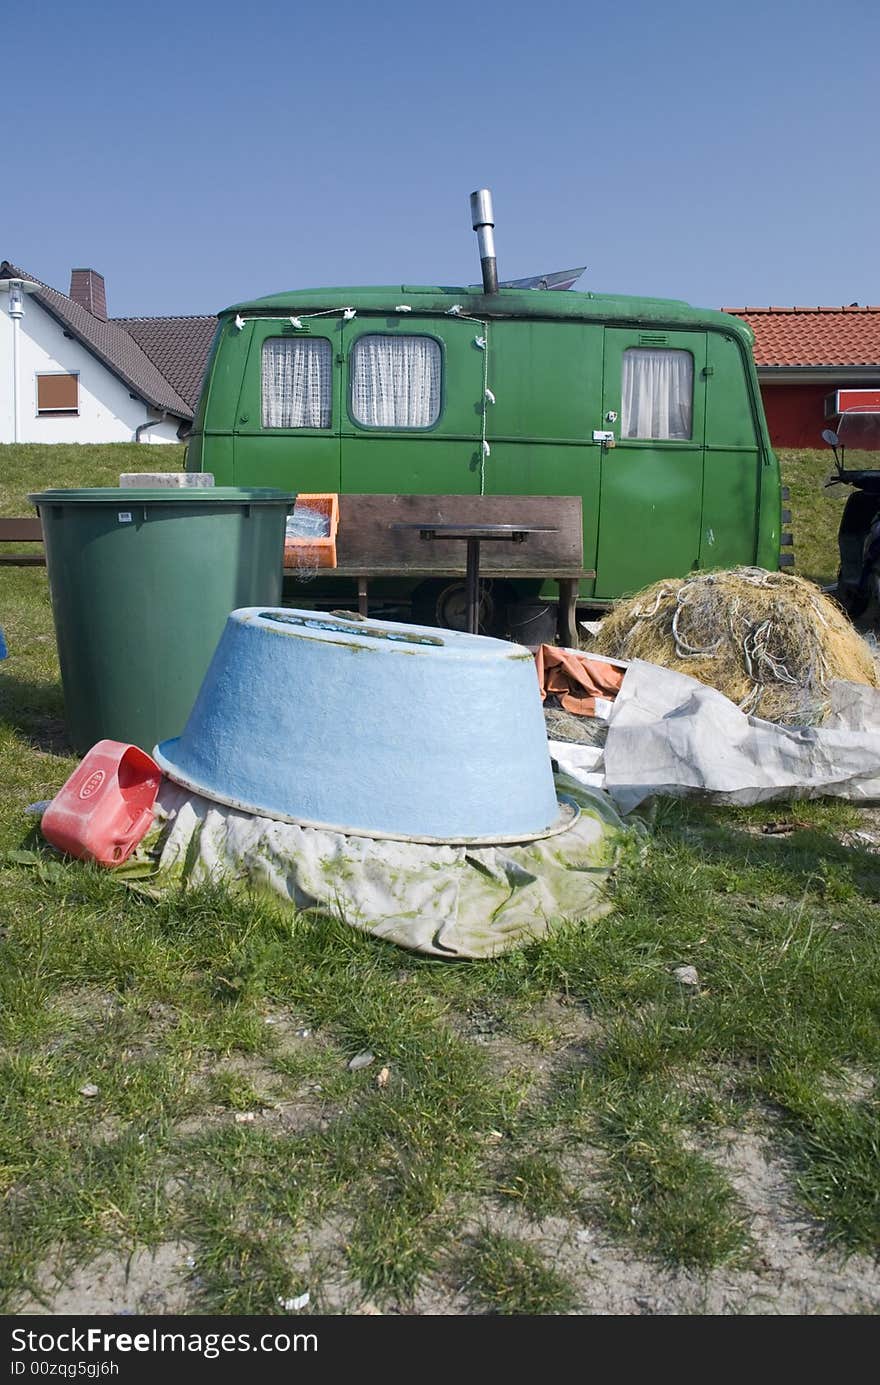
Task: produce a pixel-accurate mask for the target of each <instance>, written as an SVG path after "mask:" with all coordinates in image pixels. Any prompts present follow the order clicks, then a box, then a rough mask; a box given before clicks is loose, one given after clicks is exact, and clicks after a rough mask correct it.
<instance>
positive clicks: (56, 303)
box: [0, 260, 193, 419]
mask: <svg viewBox="0 0 880 1385" xmlns="http://www.w3.org/2000/svg"><path fill="white" fill-rule="evenodd" d="M0 279H30V280H31V281H32V282H33V283H35V284H39V288H38V289H36V290H35V291H34V293H33V295H32V296H33V298H34V299H35V300H36V302H37V303H39V304H40V306H41V307H43V308H45V310H46V312H47V313H49V314H50V315H51V316H52V317H54V318H55V320H56V322H58V323H60V325H61V326H62V327H63V328H64V329H65V331H68V332H69V333H70V335H71V336H72V337H75V338H76V339H77V341H79V342H81V343H82V345H83V346H85V347H86V348H87V349H88V350H89V351H91V353H92V355H93V356H96V357H97V358H98V360H99V361H101V362H102V364H103V365H105V366H106V367H107V369H108V370H110V371H112V372H113V374H114V375H116V376H117V377H118V378H119V379H120V380H121V381H122V382H123V384H125V385H127V386H128V388H129V390H130V391H131V393H132V394H134V395H136V396H137V397H138V399H142V400H143V401H144V403H145V404H149V405H151V406H152V408H154V409H161V410H163V411H164V412H166V413H169V414H173V415H174V417H175V418H181V419H191V418H192V416H193V410H192V407H191V406H190V404H189V402H188V400H186V399H185V398H184V397H183V396H182V395H181V394H179V393H178V391H177V390H176V389H175V388H174V386H173V385H172V384H171V383H170V381H169V380H168V379H167V378H166V377H165V375H164V374H163V373H162V371H161V370H160V369H159V367H158V366H157V365H156V364H155V363H154V362H153V361H152V360H151V359H150V357H149V355H148V354H147V353H146V352H145V351H144V350H143V348H142V347H141V346H140V345H139V344H138V342H137V341H136V340H135V338H134V336H133V335H132V334H131V333H130V332H128V331H126V329H125V328H124V327H122V326H120V325H119V323H118V322H113V321H110V322H104V321H103V320H102V319H101V318H99V317H94V316H93V315H92V313H90V312H88V311H87V310H86V309H85V308H83V307H82V306H81V305H80V304H79V303H75V302H74V301H73V299H72V298H68V297H67V294H65V293H59V292H58V290H57V289H53V288H51V287H50V286H49V285H48V284H44V283H42V281H41V280H39V279H36V278H34V276H33V274H28V273H27V272H26V271H25V270H23V269H18V268H16V266H15V265H12V264H10V263H9V261H8V260H4V261H3V263H2V264H0Z"/></svg>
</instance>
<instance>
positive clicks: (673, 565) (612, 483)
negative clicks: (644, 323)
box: [594, 327, 706, 597]
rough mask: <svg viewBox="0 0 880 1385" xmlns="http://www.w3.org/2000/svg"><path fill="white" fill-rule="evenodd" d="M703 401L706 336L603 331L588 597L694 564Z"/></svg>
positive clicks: (679, 572)
mask: <svg viewBox="0 0 880 1385" xmlns="http://www.w3.org/2000/svg"><path fill="white" fill-rule="evenodd" d="M705 401H706V336H705V333H702V332H678V331H675V330H673V329H670V330H669V331H665V330H661V331H650V332H649V331H644V330H642V331H640V330H639V329H638V328H632V329H629V328H619V327H614V328H610V327H609V328H606V329H605V353H604V369H603V388H602V419H601V421H599V422H598V423H597V427H596V433H607V434H610V435H612V437H611V438H609V441H608V442H600V453H601V462H600V486H599V489H600V497H599V544H598V554H597V562H596V596H597V597H616V596H624V595H627V594H629V593H632V592H635V591H638V590H639V588H640V587H643V586H646V585H647V584H648V583H650V582H653V581H655V580H656V579H657V578H658V577H664V576H669V577H682V576H684V575H685V574H686V573H688V572H689V571H690V570H691V569H692V568H696V567H698V566H699V554H700V527H701V516H702V501H703V447H704V432H705V421H706V403H705ZM594 436H595V434H594Z"/></svg>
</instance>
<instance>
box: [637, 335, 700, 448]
mask: <svg viewBox="0 0 880 1385" xmlns="http://www.w3.org/2000/svg"><path fill="white" fill-rule="evenodd" d="M621 395H622V398H621V410H620V415H621V417H620V435H621V437H623V438H689V437H691V435H692V432H693V399H694V358H693V356H692V355H691V353H690V352H689V351H669V350H663V349H662V348H661V349H649V348H642V347H638V348H636V347H632V348H630V350H628V351H624V353H623V385H622V390H621Z"/></svg>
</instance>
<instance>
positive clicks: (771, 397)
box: [761, 380, 833, 447]
mask: <svg viewBox="0 0 880 1385" xmlns="http://www.w3.org/2000/svg"><path fill="white" fill-rule="evenodd" d="M832 389H833V386H832V385H821V384H819V385H816V384H812V385H792V384H784V385H783V384H780V385H776V384H768V383H767V381H766V380H761V397H762V399H763V400H764V412H765V414H766V415H767V427H768V428H769V429H770V441H771V443H772V444H773V446H774V447H824V446H825V444H824V443H823V441H822V429H823V428H828V427H830V426H831V425H830V424H829V423H828V422H827V421H826V418H825V397H826V395H828V394H830V392H831V390H832Z"/></svg>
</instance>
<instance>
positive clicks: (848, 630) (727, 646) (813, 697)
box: [591, 567, 878, 725]
mask: <svg viewBox="0 0 880 1385" xmlns="http://www.w3.org/2000/svg"><path fill="white" fill-rule="evenodd" d="M591 649H592V650H594V651H595V652H596V653H602V654H606V655H609V656H611V657H613V658H618V659H644V660H646V661H647V662H649V663H653V664H662V665H663V666H664V667H666V668H671V669H676V670H677V671H678V672H679V673H687V674H689V675H690V676H691V677H692V678H698V679H699V680H700V682H702V683H707V684H709V686H710V687H713V688H718V689H719V691H720V692H723V693H724V694H725V696H726V697H729V698H730V699H731V701H733V702H735V703H736V704H737V705H738V706H739V707H741V708H742V710H743V711H745V712H754V713H755V714H756V715H758V716H760V717H764V718H765V719H766V720H768V721H776V722H783V723H787V724H789V725H791V724H794V725H816V724H819V723H821V722H822V721H823V720H824V717H825V714H826V712H827V710H828V688H829V684H830V682H831V681H832V679H845V680H846V681H848V682H851V683H863V684H867V685H868V686H870V687H877V686H878V674H877V666H876V664H875V662H874V658H873V655H872V651H871V649H870V648H869V646H868V644H867V643H866V641H865V640H864V639H863V638H862V637H861V636H860V635H859V634H857V632H856V631H855V630H854V629H853V627H852V626H851V625H850V623H849V621H848V620H847V618H846V616H845V615H844V614H843V612H842V611H841V609H840V607H839V606H838V605H837V604H836V603H835V602H834V601H832V600H831V599H830V598H829V597H827V596H825V595H824V594H823V593H822V592H821V591H820V590H819V588H818V587H816V586H815V585H814V584H813V583H812V582H807V581H805V579H804V578H802V577H795V576H794V575H793V574H789V573H785V572H766V571H764V569H763V568H753V567H737V568H732V569H730V570H729V571H724V572H703V573H699V574H698V575H696V576H693V577H689V578H686V579H685V580H681V579H678V580H669V581H663V582H655V583H654V584H653V586H650V587H647V588H646V589H645V590H644V591H642V592H639V593H638V594H637V595H636V596H633V597H631V598H629V599H628V600H626V601H621V602H620V603H619V604H618V605H616V606H615V607H614V609H613V610H612V611H611V613H610V614H609V615H608V617H607V618H606V619H605V620H604V621H603V622H602V627H601V630H600V631H599V633H598V634H597V635H596V636H595V638H594V640H593V643H592V645H591Z"/></svg>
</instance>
